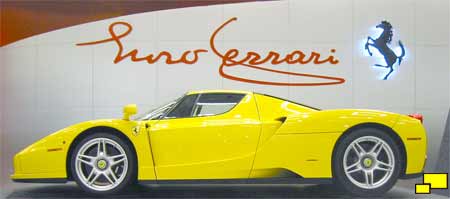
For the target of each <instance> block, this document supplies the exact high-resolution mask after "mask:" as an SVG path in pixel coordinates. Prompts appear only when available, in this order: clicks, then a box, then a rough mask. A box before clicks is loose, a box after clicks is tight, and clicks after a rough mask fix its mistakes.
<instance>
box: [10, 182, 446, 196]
mask: <svg viewBox="0 0 450 199" xmlns="http://www.w3.org/2000/svg"><path fill="white" fill-rule="evenodd" d="M6 198H11V199H12V198H20V199H27V198H78V199H84V198H98V197H93V196H90V195H88V194H86V193H84V192H83V191H82V190H81V189H79V188H78V187H77V186H76V185H75V184H73V183H69V184H56V185H55V184H47V185H45V184H38V185H29V184H28V185H26V184H16V183H14V188H13V189H11V190H10V193H8V195H7V196H6ZM107 198H349V196H348V195H346V194H345V193H343V192H342V191H340V190H337V189H336V188H335V187H334V186H333V185H136V186H133V187H131V188H130V189H129V190H128V191H127V192H126V193H122V194H117V195H114V196H113V197H111V196H109V197H107ZM383 198H448V197H443V196H439V195H415V194H414V190H413V189H408V188H405V187H400V186H396V187H394V188H393V189H392V190H391V191H389V192H388V193H387V194H386V195H384V196H383Z"/></svg>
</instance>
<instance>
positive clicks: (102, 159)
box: [71, 133, 135, 194]
mask: <svg viewBox="0 0 450 199" xmlns="http://www.w3.org/2000/svg"><path fill="white" fill-rule="evenodd" d="M134 165H135V160H134V156H133V155H132V150H131V149H130V146H128V145H127V144H126V142H124V141H123V140H121V139H120V138H119V137H117V136H114V135H111V134H106V133H96V134H93V135H91V136H88V137H86V138H84V139H83V140H82V141H81V142H80V143H78V145H77V146H76V148H75V150H74V152H73V153H72V159H71V170H72V176H73V178H74V179H75V181H76V182H77V184H78V185H80V186H81V187H82V188H83V189H85V190H87V191H89V192H91V193H99V194H103V193H104V194H109V193H113V192H117V191H119V190H121V189H123V188H124V187H125V186H126V185H128V184H129V183H130V182H131V181H132V179H133V178H135V176H133V174H134V172H133V168H134Z"/></svg>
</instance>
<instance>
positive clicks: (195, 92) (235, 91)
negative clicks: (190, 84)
mask: <svg viewBox="0 0 450 199" xmlns="http://www.w3.org/2000/svg"><path fill="white" fill-rule="evenodd" d="M203 93H239V94H252V93H253V92H251V91H242V90H197V91H189V92H187V94H188V95H191V94H203Z"/></svg>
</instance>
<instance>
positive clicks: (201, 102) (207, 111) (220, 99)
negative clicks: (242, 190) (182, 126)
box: [193, 93, 245, 116]
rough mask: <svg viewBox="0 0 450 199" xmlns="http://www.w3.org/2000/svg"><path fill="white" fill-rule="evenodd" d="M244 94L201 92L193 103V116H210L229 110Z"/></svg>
mask: <svg viewBox="0 0 450 199" xmlns="http://www.w3.org/2000/svg"><path fill="white" fill-rule="evenodd" d="M244 96H245V94H231V93H209V94H202V95H200V98H199V99H198V101H197V103H196V104H195V108H194V112H193V113H194V114H193V115H194V116H211V115H218V114H222V113H225V112H228V111H230V110H231V109H232V108H233V107H234V106H236V104H238V103H239V102H240V101H241V100H242V98H244Z"/></svg>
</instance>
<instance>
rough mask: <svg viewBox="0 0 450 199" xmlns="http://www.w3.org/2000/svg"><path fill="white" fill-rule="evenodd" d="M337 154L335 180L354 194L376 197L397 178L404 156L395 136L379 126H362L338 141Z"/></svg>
mask: <svg viewBox="0 0 450 199" xmlns="http://www.w3.org/2000/svg"><path fill="white" fill-rule="evenodd" d="M334 155H335V156H334V157H333V175H334V179H335V182H336V183H337V184H338V185H340V186H342V187H343V188H345V189H346V190H347V191H349V192H350V193H352V194H354V195H360V196H375V195H380V194H382V193H385V192H387V191H388V190H390V189H391V188H392V186H393V185H394V184H395V182H396V181H397V178H398V176H399V173H400V169H401V167H402V165H401V156H400V151H399V148H398V146H397V144H396V143H395V141H394V139H393V138H392V137H390V136H389V134H387V133H386V132H383V131H381V130H379V129H376V128H366V129H359V130H356V131H354V132H351V133H350V134H349V135H347V136H345V137H344V138H343V139H342V140H341V141H340V143H338V144H337V146H336V149H335V153H334Z"/></svg>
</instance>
